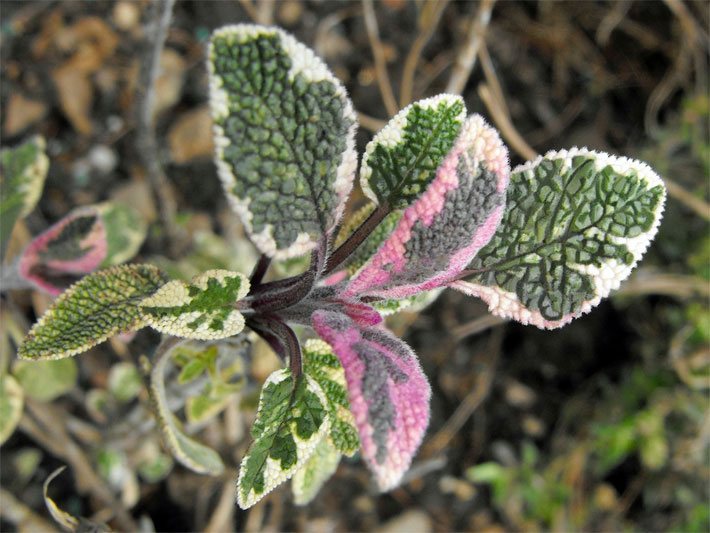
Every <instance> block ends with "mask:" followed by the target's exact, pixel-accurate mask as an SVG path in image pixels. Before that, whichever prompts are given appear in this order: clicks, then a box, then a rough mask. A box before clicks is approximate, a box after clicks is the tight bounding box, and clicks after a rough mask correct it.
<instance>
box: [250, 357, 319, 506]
mask: <svg viewBox="0 0 710 533" xmlns="http://www.w3.org/2000/svg"><path fill="white" fill-rule="evenodd" d="M325 405H326V397H325V394H324V392H323V391H322V390H321V388H320V387H319V386H318V384H317V383H316V382H315V381H314V380H313V379H312V378H310V377H309V376H307V375H303V376H301V377H300V379H299V380H298V382H297V383H296V384H295V387H294V383H293V378H292V377H291V372H290V371H289V370H288V369H283V370H277V371H276V372H274V373H273V374H271V375H270V376H269V378H268V379H267V380H266V382H265V383H264V387H263V388H262V391H261V398H260V399H259V409H258V411H257V414H256V421H255V422H254V425H253V426H252V429H251V434H252V437H254V442H253V443H252V445H251V447H250V448H249V451H248V452H247V455H246V456H245V457H244V459H242V464H241V467H240V469H239V480H238V481H237V502H238V503H239V506H240V507H241V508H242V509H246V508H248V507H251V506H252V505H254V504H255V503H256V502H258V501H259V500H260V499H261V498H263V497H264V496H265V495H266V494H268V493H269V492H271V491H272V490H273V489H274V488H275V487H277V486H278V485H280V484H281V483H283V482H284V481H286V480H288V479H289V478H290V477H291V476H293V475H294V474H295V473H296V472H297V471H298V470H300V469H301V468H303V466H304V465H305V464H306V461H308V459H309V458H310V457H311V455H312V454H313V453H314V452H315V449H316V446H317V445H318V443H319V442H320V441H321V440H323V437H324V436H325V435H326V434H327V432H328V429H329V426H330V421H329V419H328V416H327V411H326V407H325Z"/></svg>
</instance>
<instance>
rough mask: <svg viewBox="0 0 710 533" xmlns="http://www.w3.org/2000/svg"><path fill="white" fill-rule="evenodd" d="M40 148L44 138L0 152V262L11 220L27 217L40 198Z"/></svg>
mask: <svg viewBox="0 0 710 533" xmlns="http://www.w3.org/2000/svg"><path fill="white" fill-rule="evenodd" d="M44 149H45V141H44V138H43V137H41V136H39V135H36V136H34V137H32V138H31V139H29V140H28V141H26V142H25V143H23V144H21V145H19V146H17V147H15V148H6V149H3V150H2V151H0V259H1V258H2V257H3V256H4V255H5V246H6V245H7V241H8V239H9V238H10V233H11V232H12V227H13V226H14V225H15V221H16V220H17V219H18V218H21V217H24V216H26V215H28V214H29V212H30V211H32V209H34V206H35V205H36V204H37V201H38V200H39V197H40V196H41V195H42V189H43V188H44V180H45V178H46V177H47V170H48V169H49V158H48V157H47V156H46V155H45V153H44Z"/></svg>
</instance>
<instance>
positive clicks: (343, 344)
mask: <svg viewBox="0 0 710 533" xmlns="http://www.w3.org/2000/svg"><path fill="white" fill-rule="evenodd" d="M312 320H313V328H314V329H315V330H316V332H317V333H318V335H320V336H321V337H322V338H323V340H325V341H326V342H327V343H328V344H330V345H331V346H332V348H333V350H334V351H335V354H336V355H337V356H338V358H339V359H340V362H341V364H342V365H343V369H344V370H345V379H346V381H347V385H348V396H349V398H350V409H351V411H352V413H353V416H354V417H355V423H356V425H357V428H358V432H359V434H360V442H361V444H362V454H363V457H364V458H365V461H366V462H367V464H368V466H369V467H370V469H371V470H372V471H373V472H374V474H375V477H376V479H377V483H378V485H379V487H380V489H381V490H389V489H391V488H393V487H395V486H397V485H398V484H399V482H400V481H401V479H402V475H403V474H404V472H406V470H407V469H408V468H409V465H410V464H411V462H412V457H414V454H415V452H416V451H417V449H418V448H419V444H420V443H421V441H422V437H423V436H424V432H425V431H426V428H427V426H428V425H429V399H430V396H431V389H430V388H429V383H428V382H427V380H426V377H425V376H424V374H423V372H422V369H421V367H420V366H419V361H418V360H417V356H416V355H415V353H414V352H413V351H412V349H411V348H410V347H409V346H407V345H406V344H405V343H404V342H403V341H401V340H399V339H398V338H396V337H395V336H394V335H392V334H391V333H390V332H389V331H387V330H386V329H383V328H373V327H369V328H368V327H364V328H361V327H359V326H358V325H357V324H355V322H353V321H352V320H351V319H350V318H348V317H347V316H345V315H343V314H340V313H337V312H332V311H316V312H315V313H313V318H312Z"/></svg>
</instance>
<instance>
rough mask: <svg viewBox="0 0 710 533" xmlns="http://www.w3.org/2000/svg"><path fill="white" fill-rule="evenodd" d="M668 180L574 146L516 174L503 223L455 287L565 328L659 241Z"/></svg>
mask: <svg viewBox="0 0 710 533" xmlns="http://www.w3.org/2000/svg"><path fill="white" fill-rule="evenodd" d="M665 196H666V193H665V188H664V186H663V182H662V181H661V178H660V177H659V176H658V175H657V174H656V173H655V172H653V170H651V168H650V167H649V166H648V165H646V164H645V163H642V162H640V161H634V160H631V159H627V158H625V157H615V156H612V155H609V154H605V153H599V152H594V151H591V150H587V149H586V148H573V149H571V150H562V151H559V152H549V153H548V154H546V155H545V156H543V157H538V158H537V159H536V160H535V161H530V162H528V163H526V164H524V165H521V166H519V167H517V168H516V169H515V170H514V172H513V174H512V177H511V185H510V187H509V190H508V207H507V209H506V213H505V217H504V219H503V221H502V223H501V225H500V227H499V229H498V231H497V232H496V234H495V236H494V237H493V239H491V241H490V243H489V244H488V245H487V246H486V247H485V248H484V249H483V250H481V252H479V254H478V255H477V257H476V259H475V260H474V261H473V262H472V263H471V266H470V268H472V269H474V270H480V271H481V272H480V273H479V274H476V275H474V276H472V277H471V278H469V280H468V281H459V282H456V283H453V284H452V285H451V286H452V287H454V288H456V289H459V290H461V291H463V292H465V293H466V294H471V295H474V296H479V297H480V298H482V299H483V300H484V301H485V302H486V303H488V306H489V308H490V310H491V312H493V313H494V314H496V315H498V316H502V317H508V318H513V319H515V320H517V321H519V322H522V323H523V324H533V325H535V326H537V327H540V328H557V327H561V326H563V325H564V324H567V323H568V322H570V321H571V320H573V319H574V318H576V317H578V316H580V315H582V314H584V313H586V312H588V311H590V310H591V309H592V308H593V307H594V306H596V305H597V304H598V303H599V302H600V301H601V299H602V298H605V297H606V296H607V295H608V294H609V292H610V291H611V290H612V289H616V288H618V287H619V284H620V283H621V281H623V280H624V279H626V278H627V277H628V276H629V274H630V273H631V271H632V270H633V268H634V266H635V265H636V263H637V262H638V260H639V259H640V258H641V256H642V255H643V254H644V252H645V251H646V248H647V247H648V245H649V244H650V242H651V240H652V239H653V237H654V236H655V234H656V231H657V229H658V225H659V223H660V219H661V215H662V212H663V204H664V201H665Z"/></svg>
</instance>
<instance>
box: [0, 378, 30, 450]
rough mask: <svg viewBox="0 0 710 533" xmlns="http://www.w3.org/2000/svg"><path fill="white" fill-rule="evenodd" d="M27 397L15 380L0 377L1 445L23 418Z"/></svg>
mask: <svg viewBox="0 0 710 533" xmlns="http://www.w3.org/2000/svg"><path fill="white" fill-rule="evenodd" d="M24 405H25V395H24V393H23V391H22V387H20V385H19V384H18V383H17V381H15V378H13V377H12V376H10V375H8V374H5V375H4V376H2V377H0V444H2V443H4V442H5V441H6V440H7V439H8V438H10V435H12V433H13V432H14V431H15V428H16V427H17V424H19V423H20V418H22V408H23V407H24Z"/></svg>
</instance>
